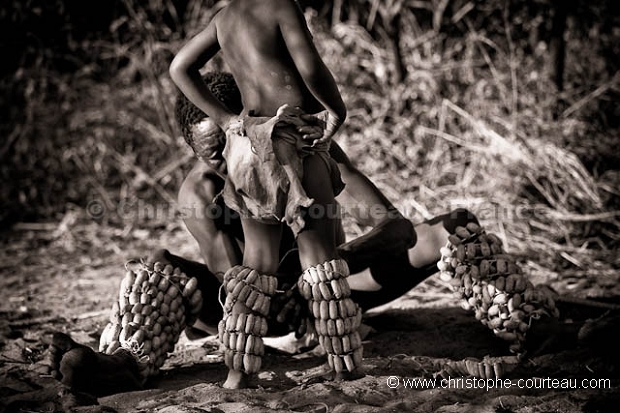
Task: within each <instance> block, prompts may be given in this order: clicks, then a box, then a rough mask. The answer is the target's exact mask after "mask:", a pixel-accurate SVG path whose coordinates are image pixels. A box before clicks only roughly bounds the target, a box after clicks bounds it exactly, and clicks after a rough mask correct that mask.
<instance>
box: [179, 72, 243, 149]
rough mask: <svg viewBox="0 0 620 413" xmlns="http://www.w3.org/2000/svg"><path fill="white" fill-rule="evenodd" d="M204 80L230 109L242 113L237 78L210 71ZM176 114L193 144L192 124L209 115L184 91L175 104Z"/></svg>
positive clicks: (182, 130) (184, 134) (184, 132)
mask: <svg viewBox="0 0 620 413" xmlns="http://www.w3.org/2000/svg"><path fill="white" fill-rule="evenodd" d="M202 80H203V81H204V82H205V83H206V84H207V87H208V88H209V90H210V91H211V93H213V95H214V96H215V97H216V98H218V99H219V101H220V102H222V103H223V104H224V105H225V106H226V107H227V108H228V109H230V110H231V111H233V112H235V113H237V114H239V113H241V111H242V110H243V104H242V103H241V93H239V88H237V84H236V83H235V79H234V78H233V76H232V75H231V74H230V73H226V72H208V73H206V74H205V75H204V76H203V77H202ZM174 115H175V117H176V120H177V123H178V124H179V126H180V127H181V132H182V133H183V137H184V138H185V141H186V142H187V143H188V144H190V145H192V142H193V136H192V126H194V125H195V124H196V123H198V122H200V121H201V120H203V119H204V118H205V117H207V114H206V113H204V112H203V111H202V110H200V109H198V108H197V107H196V106H195V105H194V104H193V103H192V102H190V101H189V99H187V98H186V97H185V95H184V94H183V93H179V95H178V96H177V100H176V103H175V106H174Z"/></svg>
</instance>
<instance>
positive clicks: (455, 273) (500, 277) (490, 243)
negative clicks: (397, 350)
mask: <svg viewBox="0 0 620 413" xmlns="http://www.w3.org/2000/svg"><path fill="white" fill-rule="evenodd" d="M441 255H442V257H441V260H440V261H439V262H438V263H437V267H438V268H439V270H440V271H441V274H440V277H441V279H442V280H443V281H445V282H448V283H450V285H451V287H452V289H453V291H454V292H455V295H456V296H457V298H459V299H462V300H463V301H462V306H463V308H465V309H467V310H473V311H475V314H476V319H478V320H480V322H482V323H483V324H484V325H486V326H487V327H489V328H490V329H491V330H493V333H494V334H495V335H496V336H497V337H500V338H502V339H504V340H506V341H508V342H510V343H511V344H510V351H511V352H512V353H516V354H517V355H519V356H520V357H523V356H524V343H525V339H526V335H527V331H528V330H529V328H530V325H531V323H533V322H535V320H536V319H538V318H540V317H543V316H546V317H554V318H557V317H558V316H559V311H558V309H557V308H556V306H555V301H554V299H553V297H552V296H551V294H550V293H549V291H548V290H546V289H542V288H537V287H535V286H534V285H533V284H532V283H531V282H530V281H529V280H527V278H526V276H525V275H524V274H523V273H522V271H521V268H520V267H519V265H518V264H517V263H516V262H515V261H514V259H513V257H511V256H510V255H508V254H505V253H504V250H503V248H502V243H501V240H500V239H499V238H498V237H497V236H495V235H494V234H487V233H486V232H485V231H484V230H483V229H482V228H481V227H480V226H479V225H477V224H474V223H469V224H467V226H466V227H456V229H455V231H454V234H451V235H450V236H449V237H448V243H447V245H446V246H445V247H443V248H442V249H441Z"/></svg>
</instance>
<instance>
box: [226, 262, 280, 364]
mask: <svg viewBox="0 0 620 413" xmlns="http://www.w3.org/2000/svg"><path fill="white" fill-rule="evenodd" d="M223 286H224V288H225V289H226V293H227V294H226V301H225V303H224V318H223V319H222V321H220V323H219V325H218V337H219V339H220V343H222V346H223V347H224V362H225V363H226V365H227V366H228V368H230V369H232V370H235V371H242V372H245V373H247V374H252V373H257V372H258V371H259V370H260V367H261V360H262V356H263V354H264V352H265V349H264V345H263V337H264V336H265V334H267V319H266V317H267V315H268V314H269V307H270V305H271V297H272V296H273V295H274V294H275V292H276V288H277V286H278V280H277V279H276V277H274V276H270V275H261V274H259V273H258V272H257V271H256V270H253V269H251V268H248V267H244V266H242V265H237V266H234V267H232V268H231V269H229V270H228V271H227V272H226V274H225V275H224V283H223ZM237 303H240V304H243V306H242V311H237V309H235V308H234V307H235V304H237Z"/></svg>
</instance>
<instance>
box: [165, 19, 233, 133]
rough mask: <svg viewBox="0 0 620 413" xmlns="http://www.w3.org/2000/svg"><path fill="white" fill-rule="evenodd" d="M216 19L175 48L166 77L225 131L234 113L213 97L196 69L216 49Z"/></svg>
mask: <svg viewBox="0 0 620 413" xmlns="http://www.w3.org/2000/svg"><path fill="white" fill-rule="evenodd" d="M217 18H218V15H215V17H214V18H213V19H212V20H211V22H209V25H208V26H207V28H206V29H204V30H203V31H202V32H200V33H199V34H197V35H196V36H195V37H194V38H192V39H191V40H190V41H189V42H188V43H187V44H186V45H185V46H183V48H182V49H181V50H179V52H178V53H177V55H176V56H175V58H174V59H173V60H172V63H171V64H170V77H171V78H172V81H173V82H174V83H175V84H176V85H177V87H178V88H179V89H180V90H181V92H182V93H183V94H184V95H185V96H187V98H188V99H189V100H190V101H191V102H192V103H193V104H194V105H196V106H197V107H198V108H199V109H200V110H202V111H203V112H204V113H206V114H207V115H208V116H209V117H210V118H211V119H213V121H214V122H215V123H217V124H218V126H219V127H220V128H222V130H224V131H226V130H227V129H228V127H229V125H230V124H231V123H232V122H233V121H235V120H236V119H237V115H236V114H235V113H233V112H231V111H230V110H229V109H228V108H227V107H226V106H224V105H223V104H222V103H221V102H220V101H219V100H218V99H217V98H216V97H215V96H213V94H212V93H211V91H210V90H209V88H208V87H207V85H206V84H205V83H204V82H203V80H202V77H201V75H200V68H201V67H203V66H204V65H205V64H206V63H207V62H208V61H209V60H211V58H212V57H213V56H215V54H216V53H217V52H218V51H219V50H220V45H219V43H218V41H217V31H216V25H215V22H216V19H217Z"/></svg>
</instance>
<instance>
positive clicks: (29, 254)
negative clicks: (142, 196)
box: [0, 228, 620, 413]
mask: <svg viewBox="0 0 620 413" xmlns="http://www.w3.org/2000/svg"><path fill="white" fill-rule="evenodd" d="M35 229H36V231H22V232H19V233H17V234H11V235H10V236H9V237H8V238H7V239H5V240H4V241H3V242H2V246H3V248H2V251H3V252H2V253H1V254H2V256H0V259H1V262H2V264H1V265H2V274H3V275H2V277H1V278H0V291H1V293H0V294H1V295H0V297H1V300H0V314H1V315H2V316H1V318H0V410H2V411H7V412H52V411H63V409H64V410H71V409H73V410H75V411H85V412H96V411H110V412H112V411H117V412H161V413H164V412H166V413H172V412H222V411H223V412H237V411H240V412H245V411H247V412H258V411H271V410H280V411H294V412H327V411H329V412H332V411H334V412H367V411H372V412H375V411H415V412H431V411H437V412H472V411H473V412H523V413H525V412H551V411H554V412H555V411H558V412H573V411H587V412H595V411H617V408H618V407H617V406H618V402H620V380H618V377H620V375H619V374H618V370H617V367H616V365H617V360H616V359H615V358H614V357H613V356H610V355H605V354H606V353H604V352H602V351H600V349H599V350H596V351H595V350H592V349H588V348H574V349H570V350H565V351H561V352H556V353H551V354H545V355H541V356H538V357H535V358H534V359H532V360H530V361H528V362H526V363H525V364H523V365H522V366H520V367H519V368H517V369H515V370H513V371H512V372H511V373H510V374H509V375H508V377H509V378H510V379H511V382H512V383H513V384H516V383H517V381H518V379H520V378H525V379H529V378H533V377H539V378H544V377H553V378H559V379H565V378H577V379H578V382H581V379H583V378H588V379H590V378H605V379H611V382H610V383H611V388H609V389H605V390H600V389H594V390H593V389H577V390H574V389H572V390H561V389H519V388H516V387H513V388H511V389H499V390H491V391H486V390H484V389H439V388H434V389H421V388H419V389H411V388H404V387H403V386H402V385H401V386H400V387H398V388H395V389H392V388H389V387H388V386H387V383H386V380H387V378H388V377H389V376H397V377H399V378H401V379H404V378H432V377H433V374H434V373H436V372H437V371H438V370H439V369H440V366H441V364H442V363H444V362H446V361H447V360H450V359H451V360H459V359H463V358H466V357H476V358H483V357H484V356H487V355H490V356H499V355H507V348H506V346H505V344H504V343H503V342H501V341H500V340H498V339H495V338H494V337H493V336H492V334H491V333H490V332H489V331H488V330H487V329H486V328H485V327H483V326H482V325H480V324H479V323H478V322H477V321H476V320H475V319H474V317H473V316H472V315H471V314H469V313H467V312H465V311H464V310H461V309H460V308H459V307H458V304H457V303H456V302H455V301H454V300H453V299H452V297H451V295H450V293H449V292H448V290H447V289H446V288H445V287H444V286H442V285H441V283H440V282H438V281H437V280H436V279H434V278H433V279H430V280H429V281H427V282H426V283H424V284H423V285H421V286H419V287H417V288H415V289H414V290H412V291H411V292H409V293H408V294H407V295H406V296H404V297H402V298H401V299H399V300H397V301H395V302H393V303H390V304H389V305H387V306H384V307H382V308H379V309H375V310H373V311H372V312H370V313H369V314H367V315H366V317H365V322H366V323H367V324H368V325H370V326H372V327H373V328H374V330H375V331H374V332H373V333H371V334H370V335H369V337H368V338H367V339H366V341H365V342H364V364H363V369H364V371H365V373H366V375H365V377H363V378H360V379H357V380H354V381H350V382H304V379H305V378H306V377H308V375H309V374H310V373H312V372H313V371H316V370H317V369H319V368H320V366H321V364H322V363H323V360H324V359H323V358H322V357H319V356H315V355H314V354H312V353H305V354H302V355H298V356H295V357H292V356H289V355H286V354H283V353H280V352H277V351H275V350H272V351H268V352H267V354H266V356H265V358H264V362H263V372H262V373H261V374H260V375H259V376H258V377H257V378H255V380H254V381H253V383H252V386H251V388H249V389H246V390H242V391H231V390H225V389H222V388H221V387H220V384H221V383H222V382H223V380H224V378H225V375H226V367H225V365H224V363H223V361H222V355H221V352H220V351H219V350H218V347H217V342H216V340H215V339H214V338H213V337H211V338H207V339H204V340H202V341H200V342H190V341H188V340H187V339H183V340H182V342H181V343H180V344H179V345H178V346H177V349H176V351H175V353H174V355H173V356H172V357H171V358H170V359H169V360H168V361H167V363H166V365H165V366H164V370H163V374H161V376H160V377H159V378H158V379H157V380H156V381H154V382H153V383H151V387H150V388H149V389H146V390H143V391H135V392H128V393H123V394H117V395H112V396H108V397H103V398H100V399H98V400H96V401H95V400H91V402H97V403H98V405H96V406H90V407H73V408H70V407H69V406H70V405H71V402H72V399H71V396H70V395H67V394H66V392H65V391H64V390H63V389H62V388H61V386H60V385H59V384H58V383H57V382H56V381H55V380H54V379H52V378H51V377H50V376H49V368H48V366H47V364H46V362H45V355H46V352H47V344H46V343H48V342H49V339H50V337H51V334H52V332H54V331H63V332H67V333H70V334H71V335H72V336H73V337H74V338H75V339H76V340H77V341H80V342H82V343H88V344H89V345H91V346H93V347H95V348H96V347H97V342H98V341H97V338H98V336H99V334H100V332H101V330H102V329H103V327H104V326H105V324H106V322H107V314H108V309H109V307H110V303H111V301H112V297H113V296H114V295H115V294H116V291H117V288H118V283H119V281H120V278H121V276H122V274H123V265H122V264H123V262H124V261H125V260H127V259H129V258H133V257H139V256H144V255H146V253H147V252H148V251H149V250H152V249H153V248H156V247H158V246H159V243H158V242H157V240H156V239H155V238H156V237H152V234H151V233H149V234H146V233H135V231H134V232H129V233H128V234H119V237H118V239H119V242H118V243H117V245H110V244H106V245H97V244H96V243H95V241H94V240H93V239H90V240H89V242H88V243H86V244H87V245H86V246H83V247H80V245H81V244H82V242H80V237H84V236H85V235H84V233H85V232H84V231H83V232H82V233H79V234H78V233H76V232H71V231H68V232H63V233H60V234H59V233H55V234H51V233H46V232H45V230H46V229H45V228H35ZM87 232H88V231H86V233H87ZM95 235H96V234H95ZM95 235H93V234H92V233H91V235H90V236H91V237H92V236H95ZM112 239H114V238H112ZM121 239H122V240H123V242H121V241H120V240H121ZM76 240H77V241H76ZM166 242H167V245H171V246H173V247H171V249H172V250H173V251H175V252H178V253H181V254H184V255H186V256H190V257H195V256H196V250H195V248H194V246H193V242H191V241H190V240H189V239H188V236H187V235H186V234H185V232H184V231H182V230H181V229H180V228H176V229H173V230H172V232H171V233H170V232H169V233H168V234H167V235H166ZM112 244H114V242H112ZM178 246H183V247H181V248H179V247H178ZM93 251H98V252H97V253H94V252H93ZM547 281H549V283H550V284H551V285H552V286H553V287H554V288H556V289H558V290H559V291H560V292H562V293H564V294H568V293H570V294H571V295H573V296H581V297H585V296H590V297H595V298H598V299H603V298H605V299H607V300H609V299H610V297H611V299H613V297H618V296H620V293H619V292H618V290H617V288H618V287H617V285H618V277H617V275H616V276H615V277H612V278H611V279H606V280H592V279H588V277H582V278H580V279H573V280H547ZM563 310H564V311H563V319H568V318H572V319H574V320H579V319H585V318H588V317H597V316H599V315H601V314H602V313H603V310H598V309H591V308H587V307H584V306H578V305H571V306H567V305H564V306H563ZM603 341H607V343H614V342H617V338H613V337H612V336H610V337H607V338H606V339H604V340H603ZM611 347H613V346H611ZM614 352H615V351H611V352H610V354H612V355H613V353H614ZM73 401H74V400H73ZM63 406H64V407H63Z"/></svg>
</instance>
